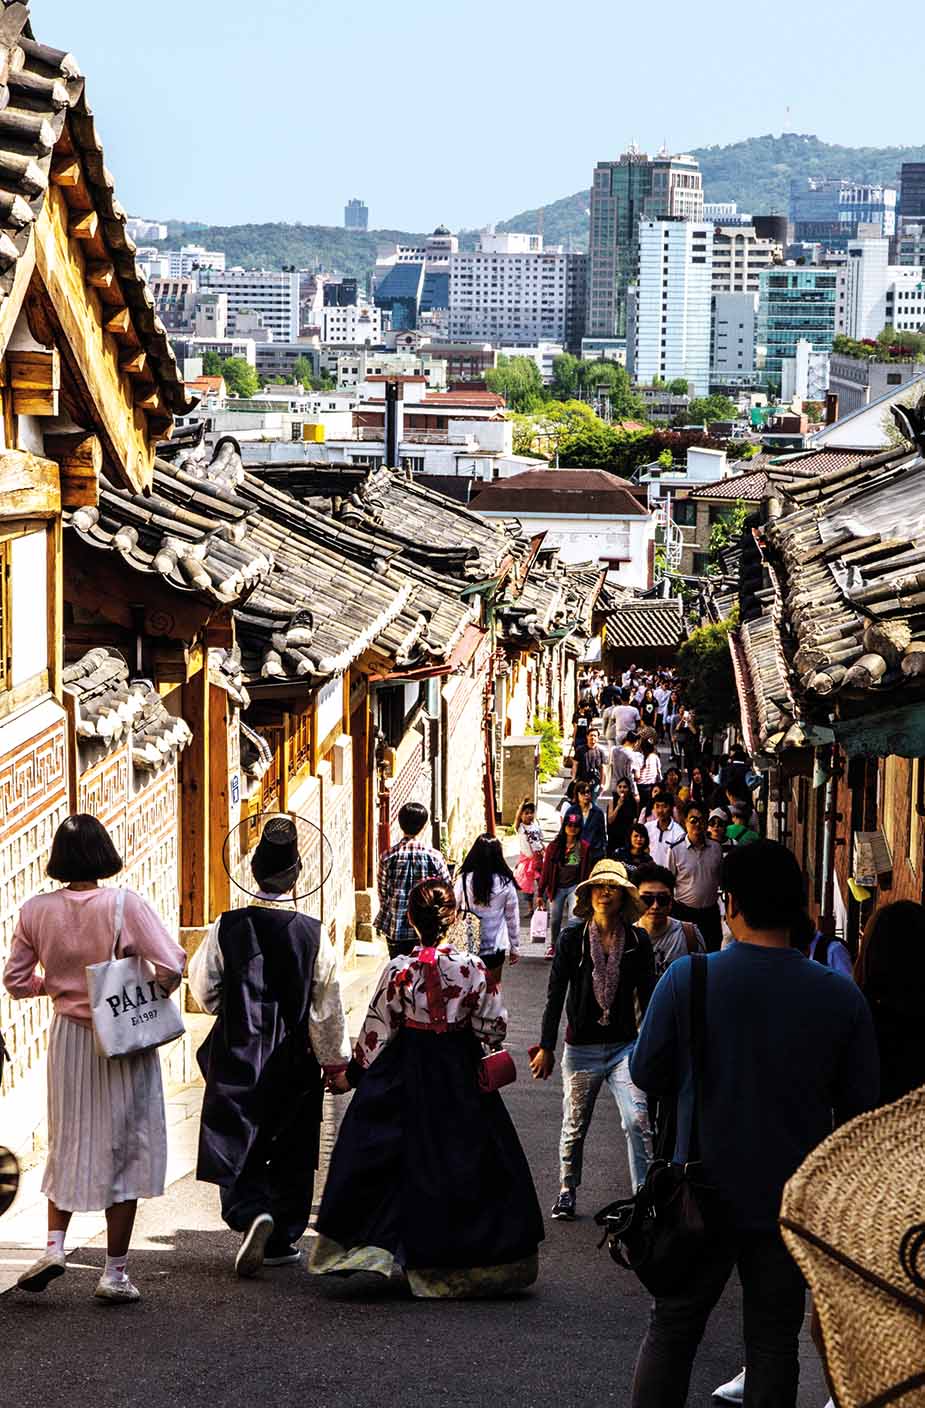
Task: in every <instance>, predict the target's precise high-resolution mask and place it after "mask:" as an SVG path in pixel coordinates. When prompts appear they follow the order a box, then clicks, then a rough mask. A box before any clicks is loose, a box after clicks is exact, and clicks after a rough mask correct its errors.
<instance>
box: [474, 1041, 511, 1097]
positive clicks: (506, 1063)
mask: <svg viewBox="0 0 925 1408" xmlns="http://www.w3.org/2000/svg"><path fill="white" fill-rule="evenodd" d="M516 1079H517V1067H516V1066H515V1065H514V1058H513V1056H512V1055H511V1053H510V1052H509V1051H492V1052H491V1054H490V1055H489V1056H483V1057H482V1060H481V1062H480V1064H479V1090H481V1092H482V1094H483V1095H491V1093H492V1091H494V1090H500V1089H501V1087H502V1086H504V1085H512V1084H513V1082H514V1081H515V1080H516Z"/></svg>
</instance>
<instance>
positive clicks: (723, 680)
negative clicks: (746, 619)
mask: <svg viewBox="0 0 925 1408" xmlns="http://www.w3.org/2000/svg"><path fill="white" fill-rule="evenodd" d="M736 624H737V621H736V616H735V614H733V615H732V616H731V617H729V618H728V619H727V620H725V621H721V622H720V623H719V624H718V625H710V626H698V627H697V629H696V630H694V631H691V634H690V635H689V636H688V638H687V640H686V641H685V642H684V644H683V645H682V646H681V648H680V650H679V651H678V670H679V672H680V675H681V678H682V679H683V681H684V698H685V700H686V702H687V703H688V704H690V706H691V708H692V709H693V710H694V713H695V714H696V715H697V718H698V719H699V721H700V723H701V724H702V725H703V727H704V728H705V729H706V731H707V733H720V732H721V731H722V730H723V729H725V728H727V727H728V726H729V725H730V724H732V723H735V722H736V721H737V720H738V717H739V707H738V697H737V695H736V687H735V676H734V674H733V670H732V656H731V654H730V651H729V632H730V630H731V629H733V627H734V626H735V625H736Z"/></svg>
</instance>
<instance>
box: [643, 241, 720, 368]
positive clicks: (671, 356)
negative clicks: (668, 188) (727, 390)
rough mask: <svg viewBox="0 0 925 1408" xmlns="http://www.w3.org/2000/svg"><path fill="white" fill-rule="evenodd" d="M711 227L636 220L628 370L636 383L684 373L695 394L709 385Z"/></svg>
mask: <svg viewBox="0 0 925 1408" xmlns="http://www.w3.org/2000/svg"><path fill="white" fill-rule="evenodd" d="M712 263H713V226H712V225H707V224H704V223H703V222H696V221H692V220H684V219H675V220H641V221H640V223H639V281H638V284H637V285H636V289H635V296H634V300H633V316H632V328H631V337H628V339H627V352H628V360H629V357H630V355H631V358H632V365H631V366H630V368H629V370H630V372H631V374H632V375H633V377H634V378H635V380H636V381H638V382H643V383H646V384H651V383H652V381H654V380H655V378H656V377H661V378H662V380H664V381H672V380H673V379H675V378H676V377H684V378H685V379H686V380H687V382H688V385H689V387H690V389H691V392H692V394H693V395H695V396H706V395H707V394H708V393H709V389H710V354H711V303H712V279H713V274H712Z"/></svg>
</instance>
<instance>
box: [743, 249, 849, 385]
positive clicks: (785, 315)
mask: <svg viewBox="0 0 925 1408" xmlns="http://www.w3.org/2000/svg"><path fill="white" fill-rule="evenodd" d="M837 282H838V276H837V274H836V273H835V271H834V270H832V269H819V268H809V267H803V268H798V267H797V266H796V265H789V264H788V265H786V266H784V267H783V268H779V269H770V270H768V271H767V272H766V273H763V274H762V275H761V276H760V279H759V284H760V289H759V300H758V333H757V343H758V355H759V358H760V357H761V355H762V353H763V356H764V371H765V376H766V377H767V379H768V380H769V381H772V382H774V383H775V384H778V385H779V383H780V379H781V362H782V360H783V358H784V357H794V356H796V348H797V343H798V342H799V341H800V339H801V338H804V339H805V340H806V341H807V342H808V343H809V344H810V348H811V350H812V351H813V352H831V350H832V340H833V338H834V336H835V314H836V285H837Z"/></svg>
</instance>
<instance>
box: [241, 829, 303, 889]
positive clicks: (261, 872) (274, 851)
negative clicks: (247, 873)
mask: <svg viewBox="0 0 925 1408" xmlns="http://www.w3.org/2000/svg"><path fill="white" fill-rule="evenodd" d="M298 864H299V834H298V832H297V831H296V828H295V822H294V821H293V820H292V818H291V817H288V816H274V817H271V818H270V820H269V821H268V822H267V824H266V826H265V827H264V828H263V832H262V834H261V837H260V840H259V841H258V842H257V849H256V850H255V851H254V854H253V855H252V856H251V870H252V871H253V872H254V879H255V880H256V881H257V882H258V884H260V883H262V882H263V881H264V880H266V879H267V878H268V877H269V876H271V875H285V873H286V871H288V870H293V869H294V868H295V867H296V866H297V865H298Z"/></svg>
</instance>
